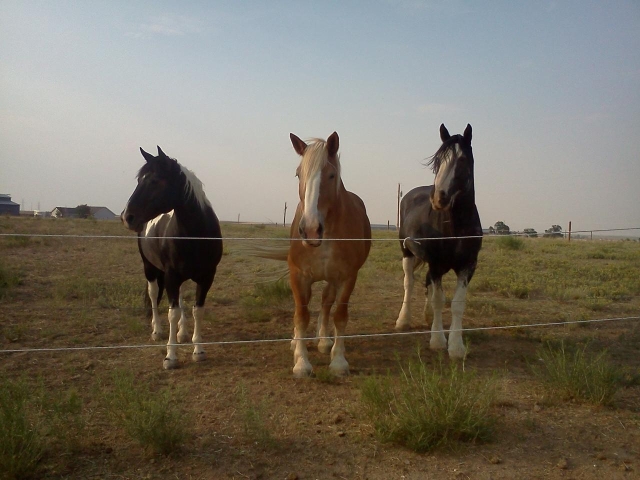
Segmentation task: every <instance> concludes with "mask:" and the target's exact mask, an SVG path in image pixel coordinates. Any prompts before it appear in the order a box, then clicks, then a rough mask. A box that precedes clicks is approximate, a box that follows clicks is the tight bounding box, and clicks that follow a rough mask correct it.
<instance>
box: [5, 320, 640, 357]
mask: <svg viewBox="0 0 640 480" xmlns="http://www.w3.org/2000/svg"><path fill="white" fill-rule="evenodd" d="M639 319H640V316H631V317H611V318H597V319H591V320H567V321H563V322H541V323H529V324H524V325H498V326H493V327H469V328H460V329H448V330H447V329H443V330H433V331H431V330H418V331H412V332H388V333H355V334H350V335H341V338H344V339H368V338H384V337H406V336H411V335H432V334H436V333H451V332H463V333H464V332H478V331H487V330H514V329H519V328H535V327H551V326H560V325H575V324H586V323H605V322H616V321H627V320H639ZM320 339H334V337H333V336H325V337H316V336H314V337H304V338H300V339H298V340H301V341H305V342H306V341H315V340H320ZM291 340H292V338H265V339H251V340H217V341H212V342H197V343H170V344H169V343H167V344H164V343H160V344H155V343H154V344H140V345H102V346H81V347H44V348H16V349H5V350H0V354H3V353H42V352H73V351H88V350H125V349H143V348H164V347H167V346H175V347H192V346H195V345H202V346H207V345H217V346H225V345H247V344H261V343H280V342H291Z"/></svg>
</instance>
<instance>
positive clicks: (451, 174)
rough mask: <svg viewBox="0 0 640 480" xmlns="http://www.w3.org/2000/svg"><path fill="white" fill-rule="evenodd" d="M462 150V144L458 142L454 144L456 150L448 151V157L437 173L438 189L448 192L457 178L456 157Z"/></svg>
mask: <svg viewBox="0 0 640 480" xmlns="http://www.w3.org/2000/svg"><path fill="white" fill-rule="evenodd" d="M461 154H462V152H461V151H460V145H458V144H457V143H456V144H455V145H454V150H453V151H450V152H449V153H448V155H449V156H448V158H447V159H446V160H445V161H444V162H443V163H442V165H441V166H440V169H439V170H438V174H437V175H436V180H435V188H436V191H444V192H448V191H449V188H450V187H451V183H452V182H453V179H454V178H455V161H454V160H455V159H457V158H458V157H459V156H460V155H461Z"/></svg>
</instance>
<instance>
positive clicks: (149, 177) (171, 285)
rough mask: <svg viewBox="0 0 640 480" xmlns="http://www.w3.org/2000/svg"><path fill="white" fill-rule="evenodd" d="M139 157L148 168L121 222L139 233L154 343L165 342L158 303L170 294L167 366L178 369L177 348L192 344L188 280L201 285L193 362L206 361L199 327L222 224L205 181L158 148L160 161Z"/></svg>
mask: <svg viewBox="0 0 640 480" xmlns="http://www.w3.org/2000/svg"><path fill="white" fill-rule="evenodd" d="M140 152H142V156H143V157H144V158H145V160H146V161H147V163H146V164H145V165H143V166H142V168H141V169H140V171H139V172H138V186H137V187H136V189H135V190H134V192H133V193H132V194H131V198H129V201H128V202H127V206H126V207H125V209H124V210H123V212H122V214H121V216H120V217H121V219H122V221H123V223H124V224H125V225H126V226H127V228H129V229H131V230H134V231H135V232H138V248H139V250H140V255H141V256H142V263H143V264H144V274H145V276H146V278H147V281H148V282H149V285H148V287H149V289H148V292H149V297H150V299H151V306H152V312H153V319H152V323H151V324H152V327H153V333H152V338H153V339H154V340H160V339H162V338H163V334H162V327H161V322H160V320H159V317H158V303H159V302H160V299H161V298H162V291H163V289H166V290H167V297H168V298H169V342H168V343H167V357H166V358H165V359H164V363H163V366H164V368H166V369H170V368H176V367H177V366H178V357H177V356H176V349H177V347H176V344H177V343H178V342H180V343H185V342H188V341H189V334H188V332H187V327H186V316H185V314H184V304H183V302H182V295H181V287H182V285H183V283H184V282H185V281H187V280H193V281H194V282H195V283H196V285H197V287H196V302H195V305H194V307H193V319H194V328H193V337H192V342H193V343H194V344H195V348H194V350H193V360H194V361H201V360H204V359H205V353H204V349H203V348H202V345H199V342H202V338H201V333H200V329H201V325H200V323H201V320H202V318H203V317H204V302H205V299H206V297H207V292H208V291H209V289H210V288H211V285H212V284H213V279H214V277H215V274H216V268H217V266H218V263H219V262H220V258H221V257H222V240H221V234H220V223H219V222H218V217H216V214H215V213H214V211H213V209H212V208H211V204H210V203H209V200H208V199H207V197H206V195H205V194H204V190H203V189H202V182H200V180H198V179H197V178H196V176H195V175H194V174H193V172H191V171H189V170H188V169H186V168H185V167H183V166H182V165H180V164H179V163H178V162H177V161H176V160H175V159H173V158H169V157H168V156H167V155H165V154H164V152H163V151H162V150H161V149H160V147H158V156H157V157H154V156H153V155H151V154H149V153H147V152H145V151H144V150H143V149H142V148H141V149H140ZM180 237H187V238H180ZM178 328H179V330H178Z"/></svg>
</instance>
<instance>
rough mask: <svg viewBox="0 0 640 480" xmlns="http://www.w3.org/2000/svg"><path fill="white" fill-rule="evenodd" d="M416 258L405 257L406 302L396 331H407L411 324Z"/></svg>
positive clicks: (404, 301)
mask: <svg viewBox="0 0 640 480" xmlns="http://www.w3.org/2000/svg"><path fill="white" fill-rule="evenodd" d="M415 260H416V257H413V256H411V257H403V258H402V270H403V271H404V300H403V301H402V308H401V309H400V314H399V315H398V319H397V320H396V330H407V329H408V328H409V326H410V324H411V295H412V293H413V280H414V279H413V269H414V266H415Z"/></svg>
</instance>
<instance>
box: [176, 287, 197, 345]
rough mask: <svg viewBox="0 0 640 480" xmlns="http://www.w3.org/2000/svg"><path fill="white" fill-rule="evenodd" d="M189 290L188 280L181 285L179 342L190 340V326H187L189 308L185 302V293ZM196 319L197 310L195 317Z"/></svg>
mask: <svg viewBox="0 0 640 480" xmlns="http://www.w3.org/2000/svg"><path fill="white" fill-rule="evenodd" d="M186 290H187V282H185V283H183V284H182V285H181V286H180V298H179V299H178V302H179V304H180V321H179V322H178V343H187V342H188V341H189V327H188V326H187V313H186V312H187V308H186V305H185V303H184V294H185V293H186ZM193 318H194V319H195V310H194V317H193Z"/></svg>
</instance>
